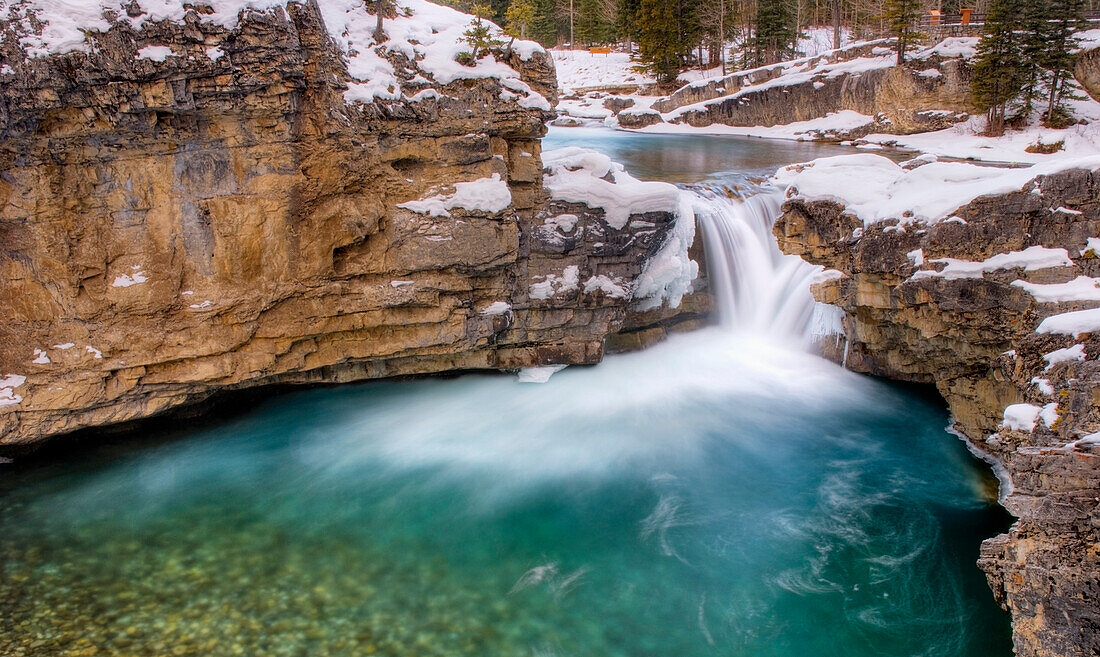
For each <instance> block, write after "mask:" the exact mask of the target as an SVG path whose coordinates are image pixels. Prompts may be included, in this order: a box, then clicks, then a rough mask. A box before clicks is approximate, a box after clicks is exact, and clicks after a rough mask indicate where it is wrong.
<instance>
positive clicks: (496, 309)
mask: <svg viewBox="0 0 1100 657" xmlns="http://www.w3.org/2000/svg"><path fill="white" fill-rule="evenodd" d="M511 309H512V304H510V303H508V302H507V301H494V302H493V303H491V304H489V305H488V306H486V307H485V308H483V309H482V310H481V314H482V315H503V314H505V313H507V312H508V311H510V310H511Z"/></svg>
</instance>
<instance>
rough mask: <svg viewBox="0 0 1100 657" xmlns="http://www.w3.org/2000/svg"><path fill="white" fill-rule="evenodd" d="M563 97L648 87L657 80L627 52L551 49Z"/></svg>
mask: <svg viewBox="0 0 1100 657" xmlns="http://www.w3.org/2000/svg"><path fill="white" fill-rule="evenodd" d="M550 54H551V56H553V58H554V66H555V67H556V68H557V70H558V88H559V89H561V91H562V94H564V95H570V94H574V93H583V91H584V90H585V89H594V88H602V87H626V86H630V85H638V86H645V85H651V84H656V82H657V80H656V79H654V78H653V77H652V76H650V75H648V74H647V73H645V72H644V70H643V69H642V68H641V64H640V63H639V62H635V61H632V60H631V59H630V55H628V54H627V53H624V52H613V53H610V54H607V55H593V54H592V53H590V52H588V51H587V50H551V51H550Z"/></svg>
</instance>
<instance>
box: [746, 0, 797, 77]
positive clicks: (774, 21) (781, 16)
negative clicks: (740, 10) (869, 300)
mask: <svg viewBox="0 0 1100 657" xmlns="http://www.w3.org/2000/svg"><path fill="white" fill-rule="evenodd" d="M797 37H798V35H797V34H796V32H795V26H794V15H793V14H792V13H791V8H790V5H789V4H788V2H787V0H759V3H758V5H757V10H756V33H755V34H754V35H753V38H752V44H751V45H752V51H753V53H754V55H755V56H756V62H755V63H756V64H771V63H774V62H778V61H782V60H783V58H784V57H785V56H786V55H789V54H790V53H792V52H794V44H795V40H796V39H797Z"/></svg>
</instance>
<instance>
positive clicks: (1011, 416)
mask: <svg viewBox="0 0 1100 657" xmlns="http://www.w3.org/2000/svg"><path fill="white" fill-rule="evenodd" d="M1042 412H1043V409H1042V407H1039V406H1036V405H1035V404H1012V405H1011V406H1009V407H1007V408H1005V412H1004V419H1003V420H1002V421H1001V426H1002V427H1005V428H1006V429H1012V430H1015V431H1027V432H1031V431H1034V430H1035V425H1036V424H1038V422H1039V414H1040V413H1042Z"/></svg>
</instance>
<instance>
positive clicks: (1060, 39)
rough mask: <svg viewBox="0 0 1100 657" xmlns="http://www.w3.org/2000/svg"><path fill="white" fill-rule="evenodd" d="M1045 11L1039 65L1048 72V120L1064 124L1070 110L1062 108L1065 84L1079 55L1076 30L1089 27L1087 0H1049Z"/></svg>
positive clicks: (1048, 123)
mask: <svg viewBox="0 0 1100 657" xmlns="http://www.w3.org/2000/svg"><path fill="white" fill-rule="evenodd" d="M1043 4H1044V5H1045V9H1046V11H1045V12H1044V13H1045V16H1044V17H1043V18H1044V20H1043V21H1042V26H1043V28H1044V29H1043V33H1042V36H1041V39H1039V42H1040V44H1041V45H1042V49H1041V51H1040V53H1039V61H1038V64H1039V66H1041V67H1042V68H1044V69H1046V70H1047V71H1048V72H1049V82H1048V84H1049V88H1048V90H1047V102H1048V103H1049V105H1048V107H1047V113H1046V117H1045V122H1046V124H1047V125H1049V126H1057V125H1060V124H1063V123H1064V121H1065V120H1066V119H1067V113H1066V111H1065V109H1064V108H1063V107H1062V101H1063V99H1064V97H1065V95H1066V94H1065V89H1066V83H1067V81H1068V80H1069V78H1070V77H1071V76H1070V70H1071V69H1072V68H1073V66H1074V63H1075V60H1076V55H1075V54H1074V52H1073V51H1074V50H1076V48H1075V46H1076V43H1075V41H1076V39H1075V37H1074V32H1076V31H1077V30H1080V29H1082V28H1086V27H1088V22H1087V21H1086V20H1085V8H1086V4H1087V3H1086V2H1085V0H1046V2H1045V3H1043Z"/></svg>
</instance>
